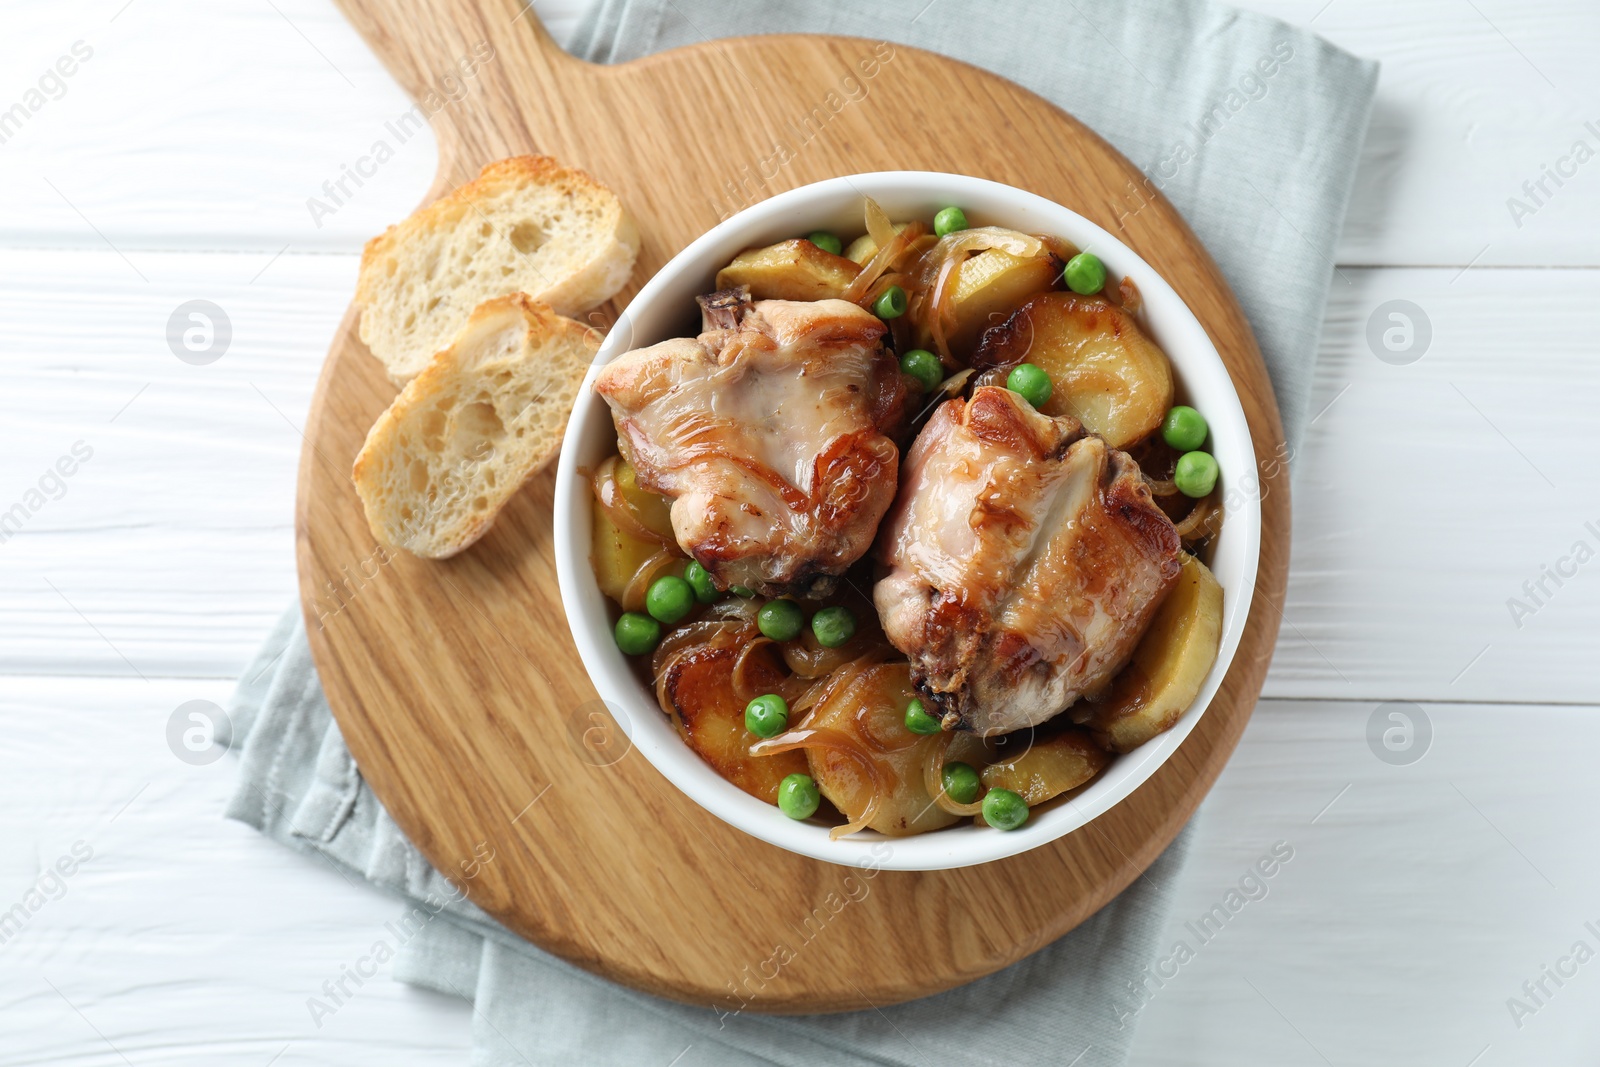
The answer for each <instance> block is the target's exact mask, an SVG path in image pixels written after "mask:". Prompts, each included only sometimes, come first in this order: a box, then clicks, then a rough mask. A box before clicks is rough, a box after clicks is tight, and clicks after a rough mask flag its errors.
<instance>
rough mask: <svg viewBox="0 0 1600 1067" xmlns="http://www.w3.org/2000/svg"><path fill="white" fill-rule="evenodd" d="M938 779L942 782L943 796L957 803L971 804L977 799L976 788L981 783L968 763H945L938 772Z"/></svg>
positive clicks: (976, 773) (977, 788)
mask: <svg viewBox="0 0 1600 1067" xmlns="http://www.w3.org/2000/svg"><path fill="white" fill-rule="evenodd" d="M939 780H940V781H941V782H942V783H943V784H944V792H945V796H947V797H949V798H950V799H951V800H953V801H955V802H956V803H957V804H971V803H972V802H973V801H974V800H977V799H978V790H979V788H981V786H982V785H983V783H982V782H981V781H980V780H979V779H978V772H977V771H975V770H973V769H972V764H970V763H960V762H957V763H946V764H945V765H944V768H943V769H942V770H941V771H940V772H939Z"/></svg>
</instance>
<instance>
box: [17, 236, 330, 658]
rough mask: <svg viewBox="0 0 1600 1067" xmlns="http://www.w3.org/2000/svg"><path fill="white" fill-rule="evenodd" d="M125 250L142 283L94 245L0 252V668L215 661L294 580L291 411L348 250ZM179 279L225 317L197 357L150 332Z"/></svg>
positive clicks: (296, 415) (257, 629)
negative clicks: (203, 358) (219, 352)
mask: <svg viewBox="0 0 1600 1067" xmlns="http://www.w3.org/2000/svg"><path fill="white" fill-rule="evenodd" d="M136 255H137V256H138V260H137V262H138V264H139V266H140V269H141V270H142V271H143V272H144V273H145V275H146V276H147V277H148V278H149V279H150V280H149V282H148V283H146V282H143V281H140V280H139V278H138V277H136V276H135V275H134V274H133V272H132V271H130V270H129V269H128V267H127V265H126V264H125V263H124V262H123V260H122V259H121V258H120V257H119V256H117V255H116V254H115V253H111V252H103V253H102V252H96V253H84V252H66V251H57V252H15V251H13V252H7V253H4V254H0V277H3V278H4V283H3V285H0V317H3V318H4V321H5V322H6V324H7V327H8V328H7V329H6V330H5V331H4V332H3V333H0V353H3V354H4V358H5V361H6V366H7V369H8V374H9V380H8V387H7V389H6V390H5V391H4V392H3V394H0V412H3V418H4V419H5V422H6V425H7V426H8V427H9V428H10V430H11V433H10V436H9V440H10V442H11V443H10V445H9V447H8V448H7V449H6V450H5V453H4V455H3V456H0V472H3V474H0V486H3V491H0V514H6V515H14V516H17V517H15V518H13V519H11V520H8V521H7V522H6V523H5V524H4V527H3V530H0V535H3V536H4V543H3V544H0V588H3V589H4V595H5V597H6V600H7V603H8V604H10V605H11V606H12V611H11V612H8V613H7V621H6V622H4V623H3V624H0V630H3V637H0V648H3V652H0V671H4V672H10V673H51V672H60V673H67V672H74V673H76V672H88V673H110V674H120V675H132V674H134V673H135V672H138V673H142V674H147V675H156V674H167V675H209V676H214V677H231V676H233V675H236V674H237V673H238V671H239V670H240V669H241V668H242V667H243V665H244V663H245V661H246V660H247V659H248V657H249V655H250V654H251V652H252V650H253V648H254V646H255V644H256V643H257V642H258V641H259V640H260V638H261V636H262V635H263V634H264V633H265V632H266V630H267V628H268V627H270V625H271V622H272V620H274V619H276V618H277V617H278V615H279V614H281V613H282V611H283V609H284V607H285V606H286V605H287V603H288V601H289V600H290V599H291V598H292V596H293V592H294V578H293V563H292V558H291V554H292V549H293V533H292V529H291V510H292V507H293V499H294V476H293V470H294V463H295V457H296V456H297V455H298V453H299V450H300V447H301V437H300V430H299V427H300V426H301V425H303V423H304V421H305V413H306V409H307V406H308V403H309V400H310V390H311V383H312V381H313V380H314V378H315V376H316V372H317V368H318V367H319V366H320V365H321V362H322V357H323V352H324V351H325V349H326V345H327V338H328V336H329V335H330V334H331V333H332V331H333V327H334V325H335V323H337V321H338V316H339V307H338V305H340V304H341V303H342V302H343V300H344V299H345V294H346V293H348V291H349V288H350V286H351V285H352V284H353V282H354V277H355V261H354V259H353V258H352V257H349V256H294V255H290V256H285V257H282V258H280V259H279V260H277V261H276V262H275V263H271V264H270V266H269V259H270V257H268V256H264V255H184V254H173V253H136ZM263 268H265V271H264V272H263ZM258 275H259V277H257V276H258ZM252 279H254V281H252ZM86 293H93V294H95V295H94V299H92V300H86V299H85V294H86ZM196 298H203V299H208V300H211V301H213V302H214V303H216V304H217V305H218V306H220V307H221V308H222V309H223V312H224V314H225V315H226V316H227V317H228V319H229V321H230V324H231V329H232V341H231V343H230V346H229V348H228V349H227V351H226V353H225V354H224V355H223V356H222V357H221V358H220V359H218V360H217V361H216V362H214V363H212V364H210V365H208V366H193V365H190V364H188V363H184V362H182V361H180V360H179V359H178V358H177V357H176V356H175V355H174V354H173V351H172V350H171V348H170V347H169V345H168V341H167V329H168V321H169V319H170V318H171V316H172V314H173V313H174V311H175V310H176V309H177V308H178V307H179V305H180V304H183V303H185V302H187V301H189V300H191V299H196ZM75 448H76V449H77V450H78V452H79V453H80V454H81V453H83V452H85V451H87V452H88V454H89V458H88V459H87V460H84V461H82V462H77V461H76V460H75V459H74V457H73V451H74V449H75ZM63 457H66V465H67V467H68V468H73V467H74V464H75V463H76V466H75V469H74V470H73V473H72V474H71V475H70V476H69V477H60V476H59V475H60V472H59V471H58V470H56V466H55V465H56V464H57V463H58V462H61V461H62V460H63ZM41 480H43V481H44V486H43V489H42V491H41V484H40V483H41ZM34 505H37V506H36V507H35V506H34ZM18 506H21V507H22V508H23V509H24V510H23V511H22V512H20V513H18V512H16V511H15V509H16V508H17V507H18ZM52 586H54V588H52ZM80 612H81V614H80Z"/></svg>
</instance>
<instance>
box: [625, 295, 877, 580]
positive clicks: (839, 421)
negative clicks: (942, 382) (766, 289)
mask: <svg viewBox="0 0 1600 1067" xmlns="http://www.w3.org/2000/svg"><path fill="white" fill-rule="evenodd" d="M701 308H702V312H703V314H704V317H705V327H704V328H705V332H704V333H702V334H701V335H700V336H699V337H698V338H688V337H684V338H677V339H674V340H671V341H663V342H662V343H661V344H658V345H652V346H651V347H649V348H643V349H639V350H637V351H634V352H629V353H627V354H626V355H623V356H621V357H619V358H618V359H617V360H615V361H614V362H613V363H611V364H610V365H609V366H607V367H606V368H605V370H604V371H603V372H601V374H600V376H599V379H598V380H597V381H596V383H595V388H596V390H597V391H598V392H599V393H600V395H601V396H602V397H604V398H605V400H606V403H608V404H610V405H611V414H612V419H613V421H615V423H616V426H617V435H618V438H619V442H620V445H621V448H622V451H623V455H624V456H625V457H626V458H627V459H628V461H629V462H630V463H632V464H633V466H634V468H635V469H636V470H637V471H638V475H639V481H640V483H641V484H643V485H644V486H645V487H646V488H649V489H651V490H654V491H655V492H658V493H662V494H664V495H666V496H668V497H671V498H672V501H673V503H672V529H673V533H674V534H675V535H676V537H677V540H678V544H679V545H680V546H682V548H683V550H684V551H685V552H687V553H689V554H690V555H692V556H693V557H694V558H695V559H697V560H699V561H700V563H701V565H702V566H704V567H705V568H706V569H707V570H708V571H710V572H711V575H712V577H713V579H714V580H715V581H716V584H717V586H718V587H719V588H723V589H726V588H727V587H728V586H730V585H743V586H748V587H749V588H751V589H754V590H756V591H757V592H759V593H762V594H764V595H767V596H779V595H784V594H793V595H816V596H821V595H826V594H827V593H828V592H830V591H831V590H832V588H833V586H834V585H835V584H836V582H837V581H838V578H837V576H838V575H840V574H843V573H844V571H845V570H846V569H847V568H848V567H849V566H850V565H851V564H852V563H854V562H856V560H858V559H860V558H861V557H862V556H863V555H864V554H865V553H866V551H867V549H868V548H869V547H871V544H872V539H873V536H874V535H875V534H876V532H877V529H878V522H879V520H881V519H882V518H883V515H884V512H885V511H887V510H888V507H889V504H890V503H891V502H892V501H893V499H894V489H895V482H896V477H897V474H898V470H899V458H900V453H899V449H898V448H896V446H895V444H894V442H893V441H892V440H891V439H890V436H889V435H891V434H893V433H895V432H897V431H898V429H899V426H900V423H901V421H902V420H903V411H904V407H905V386H904V381H903V378H902V376H901V374H900V371H899V366H898V364H897V363H896V362H895V359H894V357H893V356H892V355H891V354H889V353H887V352H886V351H885V350H884V348H883V334H884V325H883V323H882V322H880V321H879V320H878V319H877V318H876V317H875V316H873V315H872V314H870V313H869V312H867V311H865V310H863V309H861V308H859V307H857V306H856V305H854V304H850V303H847V302H845V301H843V300H817V301H803V302H802V301H790V300H761V301H757V302H756V303H755V304H754V305H752V304H750V302H749V299H748V296H747V294H743V293H740V292H739V291H738V290H728V291H724V292H720V293H714V294H712V295H711V296H709V297H706V298H703V299H702V301H701Z"/></svg>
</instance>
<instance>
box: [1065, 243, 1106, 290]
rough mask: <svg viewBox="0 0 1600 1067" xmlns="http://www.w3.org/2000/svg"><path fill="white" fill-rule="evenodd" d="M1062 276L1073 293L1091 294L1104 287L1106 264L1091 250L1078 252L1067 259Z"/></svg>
mask: <svg viewBox="0 0 1600 1067" xmlns="http://www.w3.org/2000/svg"><path fill="white" fill-rule="evenodd" d="M1062 276H1063V277H1064V278H1066V279H1067V288H1068V289H1071V290H1072V291H1073V292H1074V293H1082V294H1083V295H1084V296H1093V295H1094V294H1095V293H1098V292H1099V291H1100V290H1102V289H1104V288H1105V287H1106V265H1105V264H1104V263H1102V262H1100V257H1099V256H1097V255H1095V254H1094V253H1093V252H1079V253H1078V254H1077V255H1075V256H1073V257H1072V258H1071V259H1069V260H1067V269H1066V270H1065V271H1064V272H1063V274H1062Z"/></svg>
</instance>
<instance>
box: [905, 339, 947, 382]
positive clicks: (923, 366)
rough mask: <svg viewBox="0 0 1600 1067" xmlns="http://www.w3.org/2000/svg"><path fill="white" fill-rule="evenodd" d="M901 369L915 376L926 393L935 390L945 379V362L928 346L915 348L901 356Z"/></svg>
mask: <svg viewBox="0 0 1600 1067" xmlns="http://www.w3.org/2000/svg"><path fill="white" fill-rule="evenodd" d="M900 369H901V370H902V371H904V372H905V373H907V374H909V375H911V377H913V378H915V379H916V380H917V384H918V385H920V386H922V391H923V392H924V393H927V392H931V391H933V389H935V388H936V387H937V386H938V384H939V383H940V382H942V381H944V364H943V363H940V362H939V357H938V356H936V355H934V354H933V353H932V352H929V351H928V350H927V349H926V348H913V349H912V350H911V351H909V352H907V353H906V354H905V355H903V356H901V357H900Z"/></svg>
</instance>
